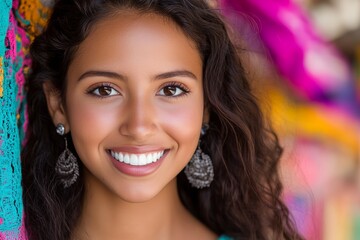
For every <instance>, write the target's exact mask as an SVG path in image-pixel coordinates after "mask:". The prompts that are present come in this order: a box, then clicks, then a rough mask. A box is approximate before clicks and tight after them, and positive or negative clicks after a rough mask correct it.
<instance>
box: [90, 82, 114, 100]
mask: <svg viewBox="0 0 360 240" xmlns="http://www.w3.org/2000/svg"><path fill="white" fill-rule="evenodd" d="M101 87H109V88H111V89H113V90H114V91H116V92H118V93H119V91H117V90H116V89H115V87H114V85H113V84H111V83H100V84H98V85H96V86H93V87H91V88H90V89H88V90H86V93H87V94H90V95H91V96H93V97H97V98H107V97H111V95H109V96H102V95H98V94H95V93H94V91H95V90H96V89H99V88H101Z"/></svg>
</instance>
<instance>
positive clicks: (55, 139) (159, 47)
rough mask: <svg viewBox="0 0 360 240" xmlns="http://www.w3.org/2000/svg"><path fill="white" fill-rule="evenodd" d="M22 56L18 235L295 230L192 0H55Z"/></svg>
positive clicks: (273, 235)
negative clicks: (28, 65)
mask: <svg viewBox="0 0 360 240" xmlns="http://www.w3.org/2000/svg"><path fill="white" fill-rule="evenodd" d="M31 55H32V59H33V72H32V75H31V77H30V79H29V82H28V112H29V127H28V136H27V144H26V146H25V148H24V150H23V155H22V157H23V187H24V203H25V215H26V227H27V231H28V235H29V239H31V240H32V239H36V240H38V239H44V240H45V239H46V240H48V239H54V240H68V239H72V240H75V239H76V240H77V239H79V240H85V239H101V240H107V239H134V240H136V239H150V240H151V239H156V240H161V239H174V240H177V239H190V240H191V239H196V240H198V239H204V240H214V239H301V237H300V236H299V235H298V234H297V232H296V230H295V228H294V226H293V223H292V221H291V219H290V217H289V213H288V210H287V208H286V207H285V205H284V204H283V203H282V201H281V199H280V194H281V189H282V186H281V183H280V180H279V176H278V172H277V166H278V160H279V157H280V154H281V148H280V147H279V144H278V141H277V139H276V137H275V135H274V134H273V133H272V132H271V131H268V130H267V129H266V127H265V123H264V120H263V117H262V115H261V112H260V109H259V107H258V104H257V103H256V101H255V98H254V96H253V95H252V93H251V90H250V88H249V84H248V82H247V80H246V78H245V77H244V71H243V69H242V66H241V63H240V61H239V59H238V56H237V53H236V49H235V48H234V45H233V44H232V43H231V41H230V40H229V36H228V35H227V32H226V28H225V26H224V23H223V22H222V21H221V20H220V18H219V16H218V15H217V14H216V13H215V12H214V11H213V10H211V9H210V8H209V7H208V6H207V4H206V3H205V1H203V0H61V1H58V2H57V4H56V5H55V7H54V10H53V14H52V16H51V18H50V20H49V23H48V26H47V28H46V29H45V31H44V32H43V34H41V35H40V36H39V37H37V38H36V39H35V41H34V43H33V45H32V47H31Z"/></svg>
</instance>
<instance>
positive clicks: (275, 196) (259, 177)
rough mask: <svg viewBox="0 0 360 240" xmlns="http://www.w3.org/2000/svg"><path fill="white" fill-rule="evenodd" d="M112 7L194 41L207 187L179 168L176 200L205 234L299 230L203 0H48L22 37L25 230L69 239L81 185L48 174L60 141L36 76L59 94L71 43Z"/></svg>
mask: <svg viewBox="0 0 360 240" xmlns="http://www.w3.org/2000/svg"><path fill="white" fill-rule="evenodd" d="M120 9H132V10H135V11H138V12H139V13H140V14H142V13H155V14H159V15H162V16H165V17H167V18H169V19H171V20H172V21H174V22H175V23H176V24H177V25H178V26H179V27H180V28H181V29H182V30H183V32H184V33H185V34H186V35H187V36H188V37H189V38H191V39H192V40H193V41H194V42H195V43H196V45H197V48H198V50H199V52H200V55H201V57H202V61H203V82H204V83H203V85H204V89H203V91H204V98H205V107H206V109H207V111H208V113H209V126H210V128H209V129H208V131H207V134H206V135H205V137H204V139H203V140H202V147H203V150H204V151H205V152H207V153H209V155H210V156H211V159H212V161H213V165H214V171H215V179H214V181H213V182H212V184H211V187H209V188H206V189H201V190H198V189H194V188H191V187H190V185H189V183H188V181H187V179H186V177H185V174H184V173H183V172H181V173H180V174H179V175H178V181H177V182H178V191H179V195H180V198H181V200H182V202H183V204H184V206H185V207H186V208H187V209H188V210H189V211H190V212H191V213H192V214H193V215H194V216H195V217H197V218H198V219H199V220H200V221H201V222H203V223H204V224H205V225H206V226H208V227H209V228H210V229H211V230H212V231H214V232H215V233H218V234H227V235H229V236H231V237H233V238H234V239H302V238H301V236H300V235H299V234H298V233H297V231H296V228H295V226H294V223H293V221H292V220H291V217H290V214H289V211H288V209H287V207H286V206H285V205H284V203H283V202H282V201H281V192H282V184H281V182H280V179H279V174H278V164H279V158H280V155H281V152H282V149H281V147H280V146H279V143H278V139H277V137H276V135H275V134H274V133H273V132H272V131H271V130H269V129H268V127H267V124H266V122H265V121H264V117H263V116H262V113H261V110H260V108H259V105H258V103H257V101H256V98H255V97H254V95H253V94H252V92H251V89H250V86H249V83H248V81H247V79H246V77H245V74H244V69H243V68H242V65H241V62H240V60H239V57H238V53H237V50H236V48H235V46H234V45H233V43H232V42H231V41H230V39H229V36H228V33H227V30H226V26H225V24H224V22H223V21H222V20H221V18H220V17H219V14H218V13H217V12H216V11H215V10H212V9H210V7H209V6H208V5H207V4H206V2H205V1H204V0H61V1H57V3H56V4H55V6H54V9H53V13H52V16H51V18H50V19H49V22H48V25H47V27H46V29H45V30H44V32H43V33H42V34H41V35H40V36H38V37H37V38H36V39H35V40H34V42H33V44H32V46H31V57H32V61H33V65H32V74H31V76H30V77H29V79H28V82H27V87H28V95H27V102H28V115H29V125H28V131H27V144H26V146H25V147H24V149H23V152H22V167H23V168H22V169H23V182H22V184H23V189H24V194H23V198H24V207H25V216H26V218H25V223H26V228H27V231H28V235H29V239H31V240H34V239H35V240H49V239H52V240H68V239H70V236H71V233H72V231H73V227H74V226H75V223H76V221H77V219H78V218H79V215H80V211H81V208H82V202H83V193H84V180H83V179H82V178H81V176H80V179H79V180H78V181H77V182H76V183H75V184H74V185H73V186H71V187H70V188H69V189H64V188H63V186H62V184H61V182H60V178H59V177H58V176H57V175H56V173H55V163H56V161H57V157H58V156H59V154H60V153H61V151H63V150H64V140H63V138H62V137H60V136H58V135H57V134H56V132H55V126H54V124H53V122H52V119H51V117H50V115H49V112H48V108H47V103H46V98H45V94H44V90H43V83H44V82H46V81H51V83H52V85H53V86H54V87H55V88H56V89H57V91H58V92H59V94H60V96H62V99H63V101H64V102H65V100H64V98H65V89H66V79H65V76H66V73H67V69H68V66H69V64H70V62H71V61H72V58H73V56H74V54H75V53H76V51H77V48H78V46H79V44H80V43H81V42H82V41H83V40H84V39H85V38H86V37H87V35H88V34H89V32H90V30H91V28H92V26H93V25H94V23H96V22H97V21H99V20H101V19H102V18H104V17H106V16H108V15H109V14H114V13H117V11H118V10H120ZM120 14H121V13H120ZM68 139H69V141H70V142H69V146H70V148H71V150H72V151H73V152H74V153H75V154H76V151H75V149H74V147H73V145H72V143H71V137H70V136H68ZM82 168H83V166H82V165H81V162H80V171H81V169H82Z"/></svg>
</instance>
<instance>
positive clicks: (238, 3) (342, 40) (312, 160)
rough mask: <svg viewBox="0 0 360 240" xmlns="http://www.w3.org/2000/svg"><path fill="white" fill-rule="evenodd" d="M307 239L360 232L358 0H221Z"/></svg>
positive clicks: (348, 239)
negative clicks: (273, 134)
mask: <svg viewBox="0 0 360 240" xmlns="http://www.w3.org/2000/svg"><path fill="white" fill-rule="evenodd" d="M211 4H212V5H213V6H214V7H215V8H218V9H219V11H221V12H222V13H224V15H225V17H226V19H227V21H228V22H229V25H230V32H231V33H232V34H233V35H234V38H235V39H236V40H238V41H237V42H238V43H239V49H241V50H239V53H240V55H241V57H242V58H243V61H244V62H245V64H246V69H248V70H247V71H248V76H249V78H250V79H251V80H252V83H253V87H254V89H255V91H256V93H257V96H258V98H259V99H260V101H261V103H262V106H263V109H264V110H265V111H266V112H267V114H268V115H269V117H270V119H271V121H272V124H273V126H274V128H275V130H276V131H277V133H278V134H279V136H280V139H281V142H282V145H283V146H284V149H285V154H284V155H283V157H282V162H281V173H282V178H283V181H284V187H285V192H284V199H285V201H286V203H287V205H288V206H289V208H290V210H291V212H292V214H293V216H294V218H295V221H296V223H297V226H298V228H299V230H300V231H301V233H302V234H303V235H304V237H305V238H306V239H309V240H355V239H360V172H359V170H360V167H359V160H360V156H359V153H360V152H359V150H360V1H359V0H297V1H291V0H267V1H266V2H265V1H262V0H219V1H217V2H216V1H211Z"/></svg>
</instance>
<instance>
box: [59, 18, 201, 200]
mask: <svg viewBox="0 0 360 240" xmlns="http://www.w3.org/2000/svg"><path fill="white" fill-rule="evenodd" d="M67 81H68V83H67V89H66V106H65V107H64V109H66V111H64V114H63V115H61V114H58V115H61V116H60V117H56V116H58V115H57V114H55V117H53V118H54V122H64V121H65V124H66V127H67V129H69V130H70V131H71V136H72V140H73V143H74V146H75V149H76V151H77V153H78V155H79V157H80V159H81V161H82V162H83V163H84V165H85V168H86V170H85V183H86V186H87V189H91V191H96V189H98V190H101V191H104V192H108V193H111V194H115V195H116V196H117V197H120V198H121V199H123V200H125V201H129V202H143V201H147V200H149V199H151V198H152V197H154V196H156V195H157V194H158V193H159V192H161V191H162V190H163V189H164V188H165V186H169V185H168V184H169V183H172V184H170V185H171V186H176V184H173V183H174V181H175V179H176V176H177V174H178V173H179V172H180V171H181V170H182V169H183V168H184V167H185V165H186V164H187V163H188V161H189V160H190V158H191V156H192V154H193V153H194V150H195V148H196V146H197V143H198V139H199V134H200V128H201V125H202V121H203V111H204V101H203V90H202V61H201V57H200V54H199V52H198V50H197V49H196V46H195V44H194V43H193V42H192V41H191V40H190V39H189V38H187V37H186V36H185V34H184V33H183V32H182V31H181V30H180V28H179V27H178V26H176V25H175V23H173V22H172V21H170V20H169V19H165V18H164V17H161V16H158V15H155V14H142V15H139V14H137V13H129V12H125V11H124V12H123V13H122V14H121V15H117V16H113V17H111V18H108V19H104V20H101V21H99V22H98V23H97V24H96V25H94V28H93V29H92V31H91V32H90V34H89V36H88V37H87V38H86V39H85V41H84V42H82V43H81V44H80V47H79V49H78V51H77V52H76V54H75V56H74V59H73V61H72V62H71V64H70V66H69V69H68V73H67ZM53 116H54V115H53Z"/></svg>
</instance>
